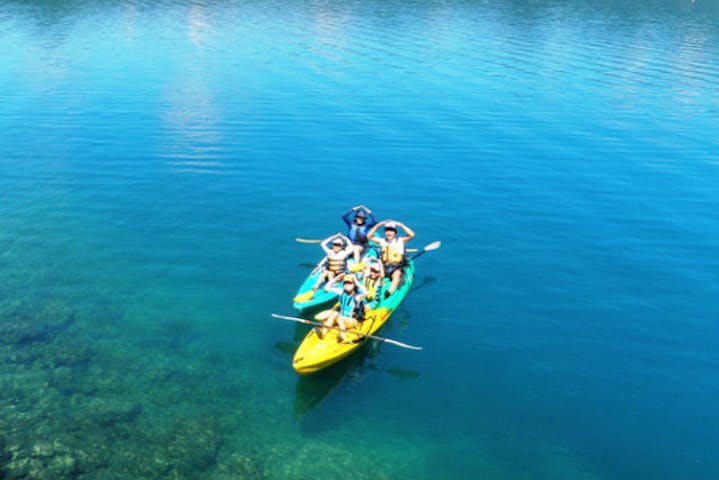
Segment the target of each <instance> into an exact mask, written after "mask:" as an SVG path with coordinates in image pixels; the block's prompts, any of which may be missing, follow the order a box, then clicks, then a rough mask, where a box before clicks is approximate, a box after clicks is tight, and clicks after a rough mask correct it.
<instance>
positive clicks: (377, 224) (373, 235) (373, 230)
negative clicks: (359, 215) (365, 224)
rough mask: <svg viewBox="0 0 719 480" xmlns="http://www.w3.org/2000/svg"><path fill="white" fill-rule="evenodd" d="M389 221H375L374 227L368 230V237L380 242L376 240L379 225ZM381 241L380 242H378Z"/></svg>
mask: <svg viewBox="0 0 719 480" xmlns="http://www.w3.org/2000/svg"><path fill="white" fill-rule="evenodd" d="M385 223H387V220H382V221H381V222H378V223H375V224H374V226H373V227H372V228H370V229H369V232H367V238H368V239H369V240H373V241H375V242H378V241H377V240H375V234H376V233H377V230H379V227H381V226H382V225H384V224H385ZM378 243H379V242H378Z"/></svg>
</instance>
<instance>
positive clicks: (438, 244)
mask: <svg viewBox="0 0 719 480" xmlns="http://www.w3.org/2000/svg"><path fill="white" fill-rule="evenodd" d="M441 246H442V242H440V241H439V240H437V241H436V242H432V243H430V244H429V245H427V246H425V247H424V248H423V249H422V251H421V252H419V253H418V254H417V255H414V256H412V257H410V260H414V259H415V258H417V257H419V256H420V255H422V254H423V253H425V252H431V251H432V250H437V249H438V248H439V247H441Z"/></svg>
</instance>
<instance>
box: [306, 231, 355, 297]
mask: <svg viewBox="0 0 719 480" xmlns="http://www.w3.org/2000/svg"><path fill="white" fill-rule="evenodd" d="M320 246H321V247H322V250H324V251H325V254H326V257H325V258H326V260H325V262H324V267H323V269H322V273H321V274H320V276H319V278H318V279H317V281H316V282H315V284H314V286H313V287H312V292H313V293H314V292H316V291H317V290H318V289H319V288H320V285H322V283H324V282H327V283H328V285H329V284H331V283H332V282H334V281H339V280H340V279H342V277H343V276H344V274H345V271H346V269H347V257H349V256H350V254H351V253H352V245H350V241H349V238H347V237H345V236H344V235H342V234H341V233H337V234H335V235H331V236H329V237H327V238H325V239H324V240H322V242H321V243H320Z"/></svg>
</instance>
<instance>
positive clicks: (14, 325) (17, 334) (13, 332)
mask: <svg viewBox="0 0 719 480" xmlns="http://www.w3.org/2000/svg"><path fill="white" fill-rule="evenodd" d="M0 315H1V316H0V343H3V344H8V345H18V344H29V343H33V342H38V341H44V340H47V339H49V338H51V337H53V336H55V335H57V334H58V333H60V332H61V331H62V330H64V329H65V328H67V327H68V326H69V325H70V324H71V323H72V321H73V314H72V312H71V311H70V309H69V308H68V307H67V306H66V305H65V304H63V303H61V302H57V301H53V302H50V303H47V304H45V305H44V306H42V307H36V306H28V305H27V304H20V305H18V306H15V308H13V309H12V310H10V311H6V312H5V313H2V314H0Z"/></svg>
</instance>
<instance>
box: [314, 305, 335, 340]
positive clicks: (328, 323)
mask: <svg viewBox="0 0 719 480" xmlns="http://www.w3.org/2000/svg"><path fill="white" fill-rule="evenodd" d="M338 316H339V312H338V311H337V310H333V311H332V313H330V314H329V316H328V317H327V320H325V323H324V326H323V327H322V328H320V329H318V330H317V336H318V337H320V338H324V336H325V333H327V330H328V327H331V326H332V325H334V324H335V320H337V317H338Z"/></svg>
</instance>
